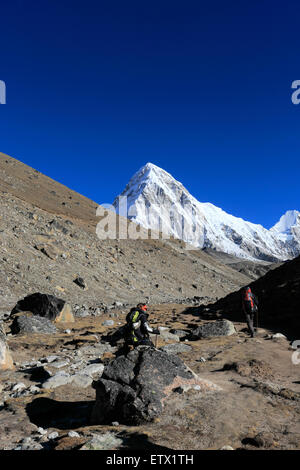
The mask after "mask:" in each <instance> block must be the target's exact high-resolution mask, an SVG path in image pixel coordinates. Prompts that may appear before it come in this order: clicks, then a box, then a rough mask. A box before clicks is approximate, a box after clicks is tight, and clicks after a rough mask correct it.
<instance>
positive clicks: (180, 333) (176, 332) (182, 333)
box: [170, 329, 189, 339]
mask: <svg viewBox="0 0 300 470" xmlns="http://www.w3.org/2000/svg"><path fill="white" fill-rule="evenodd" d="M170 333H172V334H173V335H176V336H178V338H180V339H181V338H185V337H186V336H188V335H189V333H188V332H186V331H184V330H173V329H172V330H170Z"/></svg>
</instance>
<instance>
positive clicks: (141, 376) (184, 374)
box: [92, 346, 220, 425]
mask: <svg viewBox="0 0 300 470" xmlns="http://www.w3.org/2000/svg"><path fill="white" fill-rule="evenodd" d="M181 385H199V386H200V389H201V390H212V391H213V390H214V391H217V390H220V388H219V387H217V386H216V385H214V384H213V383H212V382H209V381H206V380H202V379H201V378H200V377H198V376H197V375H196V374H194V373H193V372H192V371H191V370H190V369H189V368H188V367H187V366H186V365H185V364H184V363H183V362H182V360H181V359H180V358H179V357H177V356H175V355H172V354H167V353H166V352H163V351H159V350H157V349H153V348H150V347H145V346H139V347H138V348H136V349H134V350H133V351H131V352H130V353H129V354H127V356H119V357H117V358H116V359H114V360H113V361H112V362H111V363H110V364H108V365H106V366H105V368H104V371H103V374H102V377H101V379H99V380H97V381H94V382H93V387H94V388H95V390H96V402H95V406H94V409H93V413H92V423H93V424H105V423H111V422H113V421H118V422H122V423H125V424H133V425H136V424H140V423H143V422H150V421H153V419H154V418H155V417H157V416H158V415H159V414H160V413H161V412H162V410H163V406H164V402H165V400H166V399H167V398H168V396H169V395H170V394H171V393H172V391H173V390H174V389H176V388H178V387H179V386H181Z"/></svg>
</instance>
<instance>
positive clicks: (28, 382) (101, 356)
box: [0, 304, 300, 450]
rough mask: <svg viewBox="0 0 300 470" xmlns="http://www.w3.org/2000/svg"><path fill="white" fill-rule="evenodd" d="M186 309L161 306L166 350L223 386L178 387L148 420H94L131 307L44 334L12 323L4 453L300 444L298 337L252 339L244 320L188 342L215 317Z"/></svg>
mask: <svg viewBox="0 0 300 470" xmlns="http://www.w3.org/2000/svg"><path fill="white" fill-rule="evenodd" d="M185 311H186V309H185V307H184V306H183V305H176V304H173V305H172V306H166V305H155V306H152V312H153V313H152V314H151V324H152V325H156V326H158V327H160V329H161V335H160V336H158V337H157V348H162V349H165V350H167V351H168V348H171V350H172V353H173V354H174V353H175V354H177V355H178V357H180V358H181V359H182V360H183V361H184V363H185V364H186V365H187V366H188V367H190V368H191V369H192V370H193V372H195V373H196V374H198V376H199V377H201V379H204V380H209V381H211V382H213V383H214V384H216V385H217V386H219V387H220V388H221V389H222V390H220V391H218V392H214V393H212V392H208V391H207V392H204V391H203V390H199V387H198V388H197V387H187V388H186V387H184V386H182V387H177V389H176V391H173V392H172V394H171V395H170V397H169V399H168V400H167V401H166V403H165V406H164V409H163V412H162V413H161V414H160V416H159V417H157V418H156V419H154V421H153V422H151V423H148V424H141V425H139V426H130V425H125V424H122V423H120V422H119V421H118V420H117V419H115V420H114V421H113V422H111V423H106V424H101V425H100V424H93V425H92V424H91V421H90V416H91V412H92V409H93V406H94V403H95V390H94V388H93V387H92V383H93V381H94V380H97V379H99V377H101V375H102V373H103V369H104V367H105V366H106V364H108V363H109V362H110V361H112V360H113V359H114V358H115V353H116V351H117V347H116V346H112V345H111V344H109V343H108V342H107V341H104V339H105V338H106V337H107V334H108V333H109V332H113V331H114V330H115V329H116V328H117V327H119V326H120V325H122V324H123V323H124V319H125V311H124V310H121V309H120V308H116V309H114V310H113V311H111V312H109V313H106V314H102V315H101V316H98V317H97V316H86V317H84V318H82V317H77V318H76V322H75V323H72V324H60V325H58V326H57V329H58V331H57V332H56V333H54V334H44V335H43V334H24V335H21V334H18V335H11V334H10V325H11V321H10V320H6V321H5V322H3V323H4V328H5V331H6V337H7V342H8V345H9V348H10V351H11V355H12V357H13V360H14V364H15V369H14V370H13V371H12V370H7V371H2V372H0V391H1V392H0V427H1V429H3V430H4V432H1V434H0V449H2V450H3V449H22V450H23V449H24V450H25V449H36V450H42V449H44V450H52V449H55V450H60V449H70V450H71V449H73V450H75V449H80V448H81V449H85V448H88V449H93V448H97V449H122V448H130V449H135V448H136V449H137V448H140V449H141V448H142V449H148V450H160V449H177V450H184V449H185V450H187V449H220V448H222V447H223V446H226V445H227V446H228V445H229V446H231V447H232V448H233V449H239V448H244V449H258V448H259V449H299V448H300V428H299V411H300V382H299V367H300V366H299V365H296V364H293V363H292V354H293V353H294V352H295V351H294V350H293V349H292V348H291V345H290V342H289V340H288V339H286V338H282V337H279V338H273V336H274V333H276V332H274V331H267V330H263V329H260V330H259V332H258V336H257V337H256V338H254V339H250V338H249V337H248V335H247V333H246V332H245V331H244V328H245V325H244V324H242V323H234V325H235V328H236V332H235V333H234V334H232V335H230V336H218V337H210V338H205V339H200V340H192V339H184V338H188V337H189V336H188V334H189V333H190V332H191V331H192V330H193V329H195V328H196V327H197V326H200V325H203V324H206V323H208V322H207V321H203V320H201V319H200V318H197V317H196V316H194V315H191V314H187V313H185ZM184 335H186V336H184ZM153 339H155V338H153Z"/></svg>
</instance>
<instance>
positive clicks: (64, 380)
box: [42, 374, 72, 389]
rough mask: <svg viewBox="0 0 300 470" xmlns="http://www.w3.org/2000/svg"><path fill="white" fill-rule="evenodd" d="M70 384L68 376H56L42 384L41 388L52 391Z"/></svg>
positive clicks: (70, 379) (70, 378)
mask: <svg viewBox="0 0 300 470" xmlns="http://www.w3.org/2000/svg"><path fill="white" fill-rule="evenodd" d="M71 382H72V377H71V376H70V375H63V374H56V375H54V376H53V377H50V378H49V379H48V380H46V382H44V383H43V385H42V388H45V389H53V388H57V387H60V386H62V385H67V384H69V383H71Z"/></svg>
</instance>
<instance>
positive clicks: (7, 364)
mask: <svg viewBox="0 0 300 470" xmlns="http://www.w3.org/2000/svg"><path fill="white" fill-rule="evenodd" d="M12 369H14V363H13V360H12V357H11V354H10V351H9V348H8V345H7V341H6V335H5V333H4V330H3V328H2V325H1V324H0V370H12Z"/></svg>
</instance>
